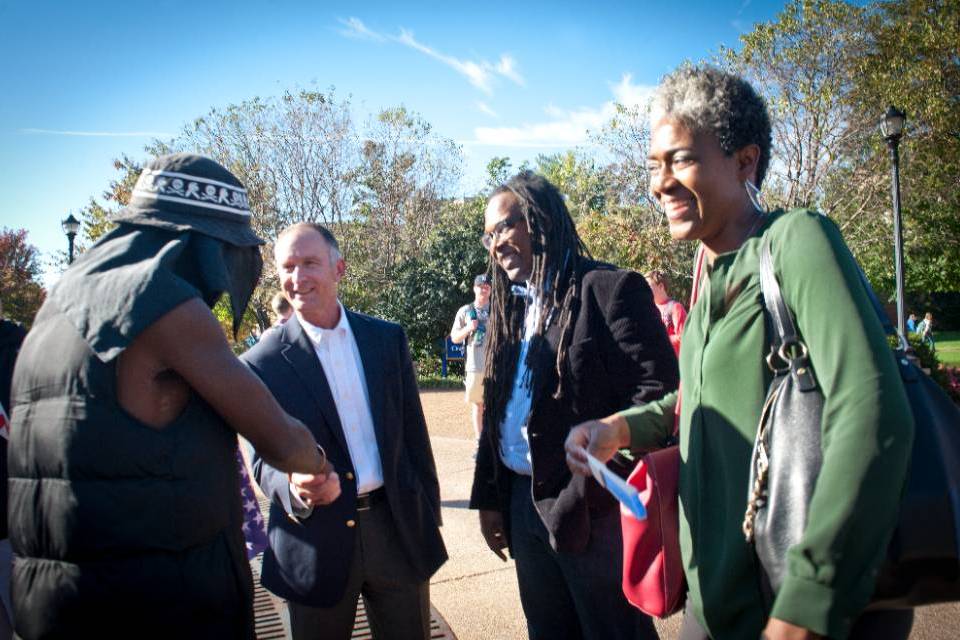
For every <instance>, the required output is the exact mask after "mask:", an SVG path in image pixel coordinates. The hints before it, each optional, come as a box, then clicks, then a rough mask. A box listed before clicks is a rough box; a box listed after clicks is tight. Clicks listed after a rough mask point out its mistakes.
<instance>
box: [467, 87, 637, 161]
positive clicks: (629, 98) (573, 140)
mask: <svg viewBox="0 0 960 640" xmlns="http://www.w3.org/2000/svg"><path fill="white" fill-rule="evenodd" d="M652 91H653V87H650V86H645V85H635V84H633V78H632V77H631V76H630V74H624V75H623V77H622V78H621V79H620V82H619V83H617V84H611V85H610V92H611V93H612V94H613V99H612V100H608V101H607V102H604V103H603V104H601V105H600V106H599V107H580V108H578V109H562V108H560V107H557V106H556V105H553V104H548V105H547V106H546V107H544V113H545V115H546V116H547V118H548V119H547V121H545V122H534V123H525V124H523V125H520V126H515V127H476V128H475V129H474V130H473V135H474V139H473V140H470V141H465V142H464V143H463V144H465V145H475V146H505V147H571V146H577V145H585V144H586V143H587V142H588V137H587V136H588V134H589V132H590V131H597V130H599V129H600V128H601V127H602V126H603V125H604V124H605V123H606V122H607V121H609V120H610V119H611V118H612V117H613V116H614V115H615V114H616V109H617V107H616V104H617V103H620V104H622V105H624V106H627V107H634V106H639V105H643V104H646V102H647V101H648V100H649V97H650V94H651V93H652Z"/></svg>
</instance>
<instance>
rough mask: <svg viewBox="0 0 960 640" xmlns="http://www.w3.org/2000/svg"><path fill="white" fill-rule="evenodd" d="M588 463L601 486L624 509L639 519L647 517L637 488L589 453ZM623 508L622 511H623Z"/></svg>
mask: <svg viewBox="0 0 960 640" xmlns="http://www.w3.org/2000/svg"><path fill="white" fill-rule="evenodd" d="M587 463H588V464H589V465H590V471H591V473H593V477H594V478H595V479H596V481H597V482H598V483H600V486H601V487H603V488H604V489H606V490H607V491H609V492H610V495H612V496H613V497H614V498H616V499H617V500H618V501H619V502H620V504H621V505H622V506H623V509H626V511H627V512H629V514H630V515H632V516H633V517H634V518H636V519H637V520H646V519H647V510H646V509H645V508H644V506H643V503H642V502H640V494H639V493H638V492H637V489H636V488H635V487H633V486H632V485H630V484H628V483H627V481H626V480H624V479H623V478H621V477H620V476H618V475H617V474H615V473H614V472H612V471H610V469H608V468H607V466H606V465H605V464H603V463H602V462H600V461H599V460H597V459H596V458H594V457H593V456H592V455H590V454H589V453H587ZM623 509H621V511H623Z"/></svg>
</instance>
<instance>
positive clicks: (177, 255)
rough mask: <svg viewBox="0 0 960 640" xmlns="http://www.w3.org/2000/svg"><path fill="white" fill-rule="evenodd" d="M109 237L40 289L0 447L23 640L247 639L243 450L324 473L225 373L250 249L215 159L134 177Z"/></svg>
mask: <svg viewBox="0 0 960 640" xmlns="http://www.w3.org/2000/svg"><path fill="white" fill-rule="evenodd" d="M112 220H113V221H114V222H117V223H118V225H117V227H116V228H114V229H113V230H111V231H110V232H108V233H107V234H106V235H104V236H103V237H102V238H101V239H100V240H99V241H97V243H96V244H95V245H93V246H92V247H91V248H90V249H89V250H87V251H86V252H84V253H83V255H81V256H80V257H79V258H77V260H76V261H75V262H73V264H72V265H71V266H70V267H69V268H68V269H67V271H66V272H65V273H64V274H63V275H62V276H61V277H60V279H59V280H58V281H57V283H56V284H55V285H54V286H53V287H52V288H51V289H50V291H49V293H48V295H47V299H46V301H45V302H44V303H43V306H42V307H41V308H40V311H39V313H38V314H37V317H36V318H35V320H34V322H33V325H32V328H31V330H30V333H29V334H27V338H26V340H25V341H24V343H23V347H22V348H21V350H20V355H19V356H18V358H17V364H16V368H15V370H14V376H13V391H12V398H11V403H12V405H13V413H12V415H11V419H12V426H11V430H10V445H9V446H10V450H9V458H8V462H9V473H10V485H9V489H10V495H9V501H10V509H9V514H10V522H9V525H10V540H11V543H12V545H13V552H14V558H15V561H14V566H13V577H12V595H13V604H14V625H15V631H16V634H17V635H18V636H19V637H21V638H24V639H25V640H32V639H34V638H50V637H111V638H147V637H149V638H159V637H169V638H176V637H192V638H249V639H252V638H253V637H254V624H253V623H254V619H253V582H252V576H251V572H250V565H249V563H248V562H247V558H246V554H245V552H244V540H243V535H242V533H241V522H242V519H241V513H242V512H241V503H240V487H239V484H238V479H239V477H238V474H237V458H236V448H237V433H238V432H239V433H240V434H242V435H243V436H244V437H245V438H246V439H247V440H249V441H250V442H252V443H254V444H255V445H256V446H257V448H258V449H259V450H261V451H262V454H263V456H264V457H265V458H267V459H269V460H270V461H271V464H273V465H275V466H276V467H277V468H280V469H284V470H285V471H287V472H301V473H313V474H318V475H322V476H323V477H324V478H325V482H326V481H329V482H326V484H327V486H328V487H330V490H331V492H334V493H336V492H338V491H339V488H338V485H337V484H336V475H335V474H334V473H333V470H332V468H331V467H330V465H329V463H327V462H326V461H325V459H324V456H323V454H322V451H321V450H319V449H318V447H317V445H316V442H315V441H314V439H313V437H312V436H311V435H310V432H309V431H308V430H307V429H306V428H305V427H304V426H303V424H301V423H300V422H298V421H297V420H295V419H294V418H291V417H290V416H289V415H287V414H286V413H284V412H283V411H282V410H281V409H280V407H279V405H278V404H277V402H276V401H275V400H274V399H273V396H272V395H271V394H270V392H269V391H268V390H267V388H266V386H264V384H263V383H262V382H261V381H260V380H258V379H257V377H256V376H254V375H253V374H252V373H250V371H249V370H248V369H247V368H246V367H244V366H243V364H241V363H240V361H239V360H237V358H236V357H235V356H234V354H233V352H232V351H231V349H230V346H229V344H228V343H227V339H226V336H225V335H224V332H223V329H221V327H220V324H219V323H218V322H217V319H216V318H215V317H214V315H213V313H212V312H211V308H212V307H213V305H214V304H216V302H217V300H219V299H220V297H221V295H222V294H224V293H227V294H229V298H230V304H231V307H232V311H233V318H234V332H235V333H236V330H237V329H238V326H239V323H240V320H241V319H242V318H243V312H244V310H245V309H246V306H247V302H248V300H249V299H250V295H251V294H252V293H253V291H254V288H255V287H256V285H257V281H258V279H259V277H260V269H261V265H262V261H261V257H260V247H259V245H260V244H262V241H261V240H260V238H258V237H257V236H256V235H255V234H254V233H253V231H252V230H251V228H250V208H249V205H248V202H247V194H246V190H245V189H244V188H243V185H242V184H241V183H240V182H239V181H238V180H237V178H236V177H235V176H234V175H233V174H232V173H230V172H229V171H228V170H227V169H225V168H224V167H223V166H221V165H219V164H217V163H216V162H214V161H213V160H210V159H209V158H204V157H201V156H196V155H192V154H174V155H168V156H162V157H160V158H156V159H154V160H152V161H150V162H149V163H147V165H146V167H145V168H144V169H143V172H142V173H141V174H140V176H139V178H138V179H137V182H136V184H135V185H134V188H133V191H132V193H131V198H130V203H129V205H128V206H127V207H126V208H125V209H123V210H121V211H120V212H119V213H118V214H116V215H115V216H114V217H113V218H112Z"/></svg>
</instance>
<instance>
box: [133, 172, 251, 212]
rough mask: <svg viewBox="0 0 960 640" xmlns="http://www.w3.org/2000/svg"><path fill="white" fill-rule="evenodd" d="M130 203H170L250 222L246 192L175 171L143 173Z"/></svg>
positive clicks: (224, 183)
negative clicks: (219, 213) (237, 217)
mask: <svg viewBox="0 0 960 640" xmlns="http://www.w3.org/2000/svg"><path fill="white" fill-rule="evenodd" d="M132 201H139V202H137V204H140V203H143V204H147V203H155V202H157V201H163V202H170V203H176V204H181V205H188V206H191V207H201V208H203V209H210V210H213V211H219V212H221V213H230V214H234V215H237V216H241V218H242V219H243V220H244V221H247V220H249V218H250V203H249V201H248V200H247V190H246V189H244V188H242V187H238V186H235V185H231V184H227V183H226V182H220V181H218V180H212V179H210V178H201V177H199V176H194V175H190V174H186V173H177V172H174V171H161V170H158V169H149V168H148V169H144V170H143V173H141V174H140V178H139V179H138V180H137V184H136V186H134V188H133V193H132ZM131 204H133V202H131ZM198 213H199V212H198Z"/></svg>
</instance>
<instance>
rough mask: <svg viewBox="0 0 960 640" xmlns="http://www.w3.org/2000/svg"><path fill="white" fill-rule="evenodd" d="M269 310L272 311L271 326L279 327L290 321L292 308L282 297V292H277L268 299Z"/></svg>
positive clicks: (283, 296) (285, 298) (284, 297)
mask: <svg viewBox="0 0 960 640" xmlns="http://www.w3.org/2000/svg"><path fill="white" fill-rule="evenodd" d="M270 309H271V310H272V311H273V326H275V327H276V326H279V325H281V324H283V323H284V322H286V321H287V320H289V319H290V316H292V315H293V307H291V306H290V301H289V300H287V297H286V296H285V295H283V292H282V291H277V292H276V293H275V294H273V297H272V298H270Z"/></svg>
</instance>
